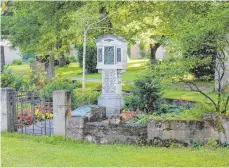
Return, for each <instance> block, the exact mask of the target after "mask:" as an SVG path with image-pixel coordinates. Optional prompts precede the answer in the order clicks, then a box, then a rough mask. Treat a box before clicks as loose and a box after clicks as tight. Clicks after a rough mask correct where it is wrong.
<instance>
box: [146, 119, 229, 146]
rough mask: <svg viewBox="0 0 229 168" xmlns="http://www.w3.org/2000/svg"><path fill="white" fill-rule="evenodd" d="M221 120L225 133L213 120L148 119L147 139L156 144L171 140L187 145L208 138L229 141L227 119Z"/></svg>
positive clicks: (222, 141)
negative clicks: (219, 129)
mask: <svg viewBox="0 0 229 168" xmlns="http://www.w3.org/2000/svg"><path fill="white" fill-rule="evenodd" d="M221 121H222V124H223V127H224V130H225V131H226V133H225V134H224V133H223V132H222V131H218V130H217V129H218V126H217V122H216V121H214V120H150V121H149V122H148V125H147V134H148V137H147V138H148V139H147V141H148V142H149V143H150V144H152V145H158V146H168V145H169V143H170V142H171V141H173V142H175V143H180V144H182V145H184V146H188V145H192V144H193V143H195V142H197V143H200V144H206V143H207V142H208V140H209V139H215V140H218V141H219V142H220V143H222V144H223V143H225V142H228V141H229V119H228V118H223V119H222V120H221Z"/></svg>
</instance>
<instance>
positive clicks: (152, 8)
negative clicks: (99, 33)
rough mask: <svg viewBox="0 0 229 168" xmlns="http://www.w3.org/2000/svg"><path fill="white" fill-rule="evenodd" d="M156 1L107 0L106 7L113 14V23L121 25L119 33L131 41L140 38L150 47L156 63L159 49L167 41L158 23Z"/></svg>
mask: <svg viewBox="0 0 229 168" xmlns="http://www.w3.org/2000/svg"><path fill="white" fill-rule="evenodd" d="M156 4H157V3H156V2H152V1H151V2H112V3H110V2H107V4H106V7H107V10H108V11H109V13H111V14H112V13H114V12H116V13H117V14H114V15H112V17H111V23H112V25H113V26H114V27H119V29H118V30H117V31H118V32H117V33H118V34H120V35H122V36H124V37H125V38H126V39H128V41H129V42H130V43H135V41H136V40H140V42H141V43H143V44H145V45H147V46H148V47H149V48H150V62H151V63H152V64H155V63H156V62H157V61H156V51H157V49H158V48H159V47H160V46H161V45H163V44H164V43H165V42H166V38H165V36H164V35H163V34H161V33H160V31H156V27H157V25H158V17H157V13H158V12H159V9H157V5H156Z"/></svg>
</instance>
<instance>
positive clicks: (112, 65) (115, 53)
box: [95, 35, 127, 118]
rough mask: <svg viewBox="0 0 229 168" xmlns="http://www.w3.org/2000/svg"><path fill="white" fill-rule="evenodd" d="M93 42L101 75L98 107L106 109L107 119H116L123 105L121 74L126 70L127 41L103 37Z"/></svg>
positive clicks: (119, 38)
mask: <svg viewBox="0 0 229 168" xmlns="http://www.w3.org/2000/svg"><path fill="white" fill-rule="evenodd" d="M95 42H96V46H97V69H98V70H99V72H100V73H101V74H102V94H101V95H100V97H99V98H98V105H101V106H105V107H106V116H107V117H108V118H111V117H116V116H117V115H119V114H120V110H121V108H122V107H123V105H124V101H123V96H122V73H123V72H125V71H126V69H127V41H126V40H125V39H123V38H122V37H116V36H113V35H103V36H100V37H99V38H98V39H97V40H96V41H95Z"/></svg>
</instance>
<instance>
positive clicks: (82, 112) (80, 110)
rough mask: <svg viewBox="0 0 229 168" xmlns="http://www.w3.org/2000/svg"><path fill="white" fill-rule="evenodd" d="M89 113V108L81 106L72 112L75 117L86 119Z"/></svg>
mask: <svg viewBox="0 0 229 168" xmlns="http://www.w3.org/2000/svg"><path fill="white" fill-rule="evenodd" d="M88 113H91V108H90V107H88V106H81V107H78V108H77V109H75V110H73V111H72V116H73V117H84V116H86V115H87V114H88Z"/></svg>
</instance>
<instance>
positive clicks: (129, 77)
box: [10, 59, 148, 81]
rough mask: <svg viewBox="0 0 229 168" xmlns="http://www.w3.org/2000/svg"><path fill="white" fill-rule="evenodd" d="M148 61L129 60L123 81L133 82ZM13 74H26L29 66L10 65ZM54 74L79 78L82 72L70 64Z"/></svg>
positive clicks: (26, 64) (96, 75)
mask: <svg viewBox="0 0 229 168" xmlns="http://www.w3.org/2000/svg"><path fill="white" fill-rule="evenodd" d="M146 62H148V59H138V60H129V61H128V69H127V71H126V72H125V73H123V81H133V79H134V78H135V77H136V74H137V73H138V72H139V71H140V70H142V69H144V68H145V66H144V65H145V63H146ZM10 67H11V69H12V71H13V72H14V73H15V74H27V73H28V71H29V64H28V63H23V64H22V65H10ZM55 72H56V74H60V75H62V76H64V77H66V78H81V77H82V70H81V68H80V67H79V63H71V64H69V65H66V66H64V67H55ZM86 78H93V79H101V78H102V77H101V74H86Z"/></svg>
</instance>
